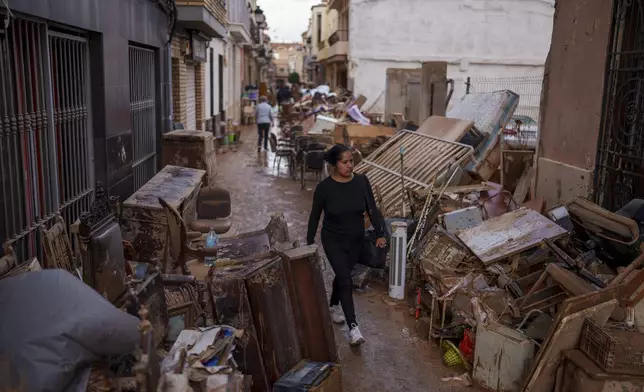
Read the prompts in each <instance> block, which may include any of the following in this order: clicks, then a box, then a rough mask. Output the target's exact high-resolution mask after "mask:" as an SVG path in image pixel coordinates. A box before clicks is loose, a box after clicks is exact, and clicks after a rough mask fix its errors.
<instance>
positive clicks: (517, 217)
mask: <svg viewBox="0 0 644 392" xmlns="http://www.w3.org/2000/svg"><path fill="white" fill-rule="evenodd" d="M566 233H567V231H566V230H564V229H563V228H562V227H560V226H559V225H557V224H556V223H554V222H552V221H551V220H549V219H548V218H546V217H545V216H543V215H541V214H539V213H537V212H535V211H533V210H529V209H527V208H523V207H522V208H520V209H518V210H516V211H512V212H508V213H507V214H503V215H501V216H497V217H495V218H492V219H489V220H487V221H485V222H483V223H481V224H480V225H478V226H476V227H473V228H471V229H467V230H463V231H460V232H459V233H458V234H457V236H458V238H460V239H461V241H463V243H464V244H465V245H466V246H467V247H468V248H469V249H470V250H471V251H472V253H474V254H475V255H476V256H477V257H478V258H479V259H480V260H481V261H482V262H483V264H485V265H490V264H492V263H494V262H496V261H498V260H501V259H503V258H506V257H509V256H512V255H515V254H517V253H519V252H523V251H524V250H528V249H530V248H533V247H535V246H537V245H538V244H540V243H541V242H542V241H543V240H544V239H546V238H547V239H556V238H559V237H561V236H563V235H565V234H566Z"/></svg>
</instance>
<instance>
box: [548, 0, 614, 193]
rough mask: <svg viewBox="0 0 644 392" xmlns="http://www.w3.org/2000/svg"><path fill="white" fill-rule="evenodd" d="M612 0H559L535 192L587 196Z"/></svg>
mask: <svg viewBox="0 0 644 392" xmlns="http://www.w3.org/2000/svg"><path fill="white" fill-rule="evenodd" d="M611 12H612V1H594V0H558V1H557V4H556V10H555V19H554V27H553V33H552V43H551V47H550V53H549V55H548V56H549V58H548V61H547V64H546V78H545V86H544V93H543V95H542V103H541V110H542V112H541V124H542V126H541V135H540V144H539V163H538V174H537V187H536V193H537V196H540V197H543V198H544V200H545V202H546V204H547V206H552V205H555V204H558V203H562V202H567V201H569V200H571V199H572V198H573V197H575V196H577V195H581V196H586V197H588V196H590V193H591V192H592V181H593V172H594V167H595V157H596V153H597V140H598V135H599V127H600V120H601V110H602V98H603V92H604V74H605V69H606V55H607V48H608V40H609V36H610V23H611Z"/></svg>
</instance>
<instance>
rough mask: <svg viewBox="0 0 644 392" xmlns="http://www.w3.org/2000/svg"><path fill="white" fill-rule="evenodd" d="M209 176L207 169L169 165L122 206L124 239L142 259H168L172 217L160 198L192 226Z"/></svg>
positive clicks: (150, 260)
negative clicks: (200, 195) (169, 230)
mask: <svg viewBox="0 0 644 392" xmlns="http://www.w3.org/2000/svg"><path fill="white" fill-rule="evenodd" d="M205 176H206V172H205V171H204V170H199V169H191V168H187V167H180V166H166V167H164V168H163V169H162V170H161V171H160V172H159V173H157V174H156V175H155V176H154V177H153V178H152V179H151V180H150V181H148V182H147V183H146V184H145V185H143V186H142V187H141V188H140V189H139V190H138V191H136V192H135V193H134V194H133V195H132V196H130V197H129V198H128V199H127V200H126V201H125V202H124V203H123V204H122V208H121V211H122V212H121V227H122V230H123V237H124V239H125V240H127V241H129V242H130V243H132V246H133V247H134V249H136V250H137V251H138V252H139V257H140V258H141V260H145V261H148V262H155V261H156V262H160V261H161V260H163V258H164V254H165V248H166V237H167V234H168V224H167V221H168V218H167V216H166V213H165V212H164V211H163V208H162V207H161V204H159V198H162V199H163V200H165V201H166V202H167V203H168V205H170V206H171V207H172V208H174V209H175V210H176V211H178V212H179V214H180V215H181V218H182V220H183V222H184V224H185V225H187V226H189V225H190V223H191V222H192V221H193V220H194V219H195V217H196V212H197V198H198V196H199V192H200V190H201V184H202V182H203V179H204V177H205ZM172 262H173V263H176V260H172Z"/></svg>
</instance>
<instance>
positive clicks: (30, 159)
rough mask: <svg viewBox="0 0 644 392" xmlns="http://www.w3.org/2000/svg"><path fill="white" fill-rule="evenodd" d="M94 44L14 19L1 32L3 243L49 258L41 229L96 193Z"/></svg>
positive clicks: (75, 211)
mask: <svg viewBox="0 0 644 392" xmlns="http://www.w3.org/2000/svg"><path fill="white" fill-rule="evenodd" d="M88 121H89V111H88V61H87V41H86V40H84V39H82V38H79V37H72V36H67V35H64V34H58V33H53V32H50V31H48V29H47V25H46V24H45V23H41V22H36V21H28V20H22V19H12V21H11V24H10V26H9V28H8V29H7V30H6V31H5V32H4V33H2V34H0V170H1V174H0V183H1V184H0V225H1V226H0V241H4V240H9V241H10V242H11V243H12V245H13V247H14V249H15V251H16V253H17V255H18V257H19V259H21V260H26V259H27V258H29V257H33V256H36V257H38V258H39V259H40V260H44V258H43V252H42V243H41V238H40V230H39V228H40V227H41V226H43V225H45V226H48V225H49V224H50V222H51V220H52V218H53V217H54V215H55V214H56V213H61V214H62V215H63V217H64V219H65V221H66V222H67V224H68V225H69V224H71V223H73V222H74V221H75V220H76V219H77V218H78V216H79V215H80V212H81V211H83V210H87V209H88V208H89V204H90V202H91V196H92V187H91V184H92V176H93V168H92V166H91V148H90V147H91V143H90V140H91V138H90V137H89V135H88V132H89V127H88Z"/></svg>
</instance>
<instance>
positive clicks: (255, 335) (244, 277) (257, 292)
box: [208, 254, 301, 391]
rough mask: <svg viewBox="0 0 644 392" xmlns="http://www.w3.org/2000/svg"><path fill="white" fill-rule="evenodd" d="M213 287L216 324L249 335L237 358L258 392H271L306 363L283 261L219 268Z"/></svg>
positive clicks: (258, 260) (270, 258)
mask: <svg viewBox="0 0 644 392" xmlns="http://www.w3.org/2000/svg"><path fill="white" fill-rule="evenodd" d="M222 264H223V263H222ZM208 284H209V294H210V296H211V297H212V304H213V314H214V318H215V322H216V323H217V324H224V325H230V326H231V327H234V328H238V329H242V330H244V335H243V336H242V338H241V339H240V343H239V344H238V345H237V347H236V348H235V352H234V354H233V355H234V358H235V361H236V362H237V363H238V364H239V366H240V368H241V370H242V371H243V372H244V373H245V374H250V375H252V377H253V389H252V390H253V391H269V390H271V389H270V387H271V386H272V385H273V384H274V383H275V382H276V381H277V380H278V379H279V378H280V377H281V376H282V375H283V374H284V373H286V372H287V371H288V370H289V369H291V368H292V367H293V366H295V365H296V364H297V363H298V362H299V361H300V359H301V354H300V345H299V340H298V333H297V328H296V324H295V319H294V317H293V313H292V307H291V302H290V298H289V290H288V287H287V280H286V274H285V271H284V264H283V263H282V259H281V257H280V256H278V255H276V254H270V255H268V256H263V257H262V256H260V257H258V258H256V259H252V260H250V261H239V262H233V263H230V264H227V265H223V266H215V267H214V268H213V269H212V270H211V274H210V277H209V278H208Z"/></svg>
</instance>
